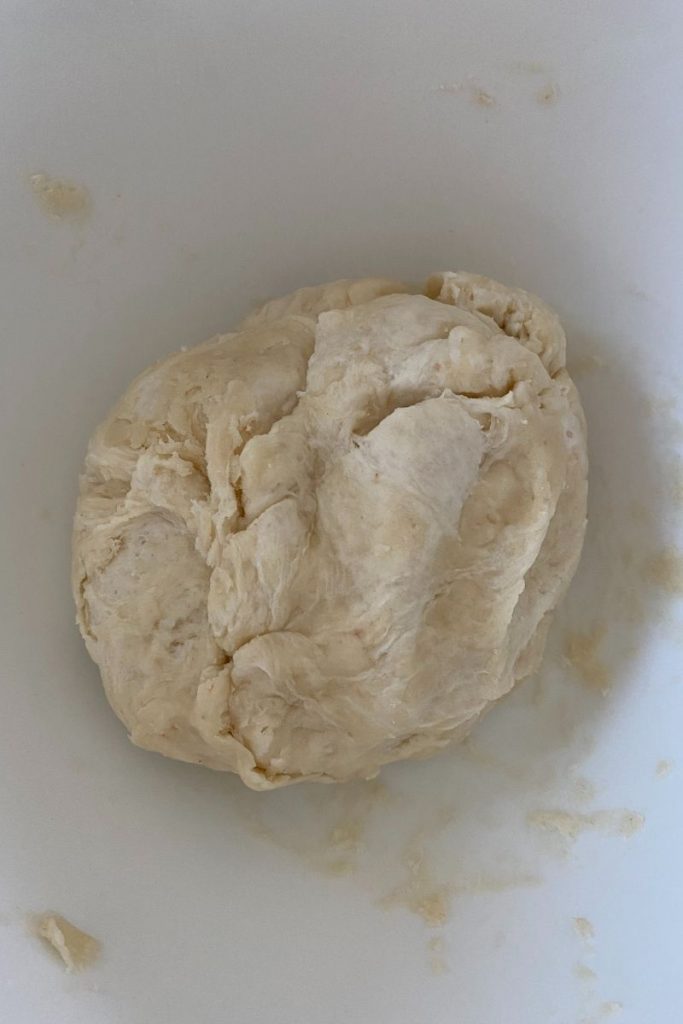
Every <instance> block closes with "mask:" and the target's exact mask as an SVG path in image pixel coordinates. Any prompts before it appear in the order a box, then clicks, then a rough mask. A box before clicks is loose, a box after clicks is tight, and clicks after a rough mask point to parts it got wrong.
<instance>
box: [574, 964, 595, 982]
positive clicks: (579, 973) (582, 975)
mask: <svg viewBox="0 0 683 1024" xmlns="http://www.w3.org/2000/svg"><path fill="white" fill-rule="evenodd" d="M574 974H575V976H576V977H577V978H578V979H579V981H595V979H596V978H597V974H596V973H595V971H593V970H591V968H590V967H589V966H588V965H587V964H582V963H578V964H575V965H574Z"/></svg>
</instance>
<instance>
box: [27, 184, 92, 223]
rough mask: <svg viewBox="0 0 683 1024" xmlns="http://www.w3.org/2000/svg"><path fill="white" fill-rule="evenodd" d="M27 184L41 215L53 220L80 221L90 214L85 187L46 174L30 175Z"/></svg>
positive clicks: (88, 197) (88, 199) (89, 203)
mask: <svg viewBox="0 0 683 1024" xmlns="http://www.w3.org/2000/svg"><path fill="white" fill-rule="evenodd" d="M29 184H30V186H31V190H32V192H33V194H34V196H35V197H36V199H37V201H38V205H39V206H40V208H41V210H42V211H43V213H46V214H47V215H48V217H52V218H53V219H54V220H70V221H82V220H85V218H86V217H87V216H88V214H89V213H90V206H91V202H90V193H89V192H88V189H87V188H86V187H85V185H77V184H75V183H74V182H72V181H66V180H63V179H61V178H50V177H49V176H48V175H47V174H32V175H31V176H30V178H29Z"/></svg>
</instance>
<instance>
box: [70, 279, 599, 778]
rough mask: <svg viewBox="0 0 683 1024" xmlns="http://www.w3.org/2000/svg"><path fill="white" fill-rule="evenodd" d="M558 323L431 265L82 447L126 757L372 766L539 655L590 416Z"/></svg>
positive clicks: (320, 770)
mask: <svg viewBox="0 0 683 1024" xmlns="http://www.w3.org/2000/svg"><path fill="white" fill-rule="evenodd" d="M564 362H565V338H564V333H563V331H562V328H561V326H560V324H559V321H558V320H557V317H556V316H555V315H554V314H553V313H552V312H551V311H550V310H549V309H548V308H547V307H545V306H544V305H543V304H542V303H541V302H539V301H538V300H537V299H535V298H533V297H532V296H530V295H528V294H527V293H526V292H522V291H518V290H515V289H510V288H504V287H503V286H502V285H500V284H497V283H496V282H494V281H490V280H488V279H486V278H482V277H475V276H472V275H470V274H462V273H458V274H451V273H446V274H439V275H436V276H435V277H433V278H431V279H430V280H429V281H428V282H427V285H426V289H425V294H411V293H410V291H409V289H408V288H406V287H405V286H403V285H400V284H396V283H394V282H390V281H382V280H367V281H355V282H349V281H338V282H335V283H333V284H328V285H323V286H321V287H319V288H305V289H302V290H301V291H299V292H296V293H294V295H291V296H289V297H287V298H284V299H278V300H276V301H274V302H269V303H267V304H266V305H265V306H264V307H263V308H262V309H261V310H259V311H258V312H256V313H254V314H252V315H251V316H249V317H247V319H246V320H245V321H244V323H243V324H242V325H241V327H240V328H239V329H238V330H237V331H236V332H235V333H232V334H227V335H222V336H220V337H218V338H215V339H213V340H212V341H209V342H207V343H206V344H204V345H199V346H198V347H197V348H194V349H191V350H190V351H187V352H181V353H178V354H176V355H173V356H170V357H169V358H168V359H165V360H164V361H163V362H161V363H158V364H157V365H156V366H153V367H152V368H151V369H149V370H147V371H146V372H145V373H143V374H142V376H140V377H138V379H137V380H136V381H134V382H133V384H132V385H131V386H130V388H129V389H128V391H127V392H126V394H125V395H124V396H123V398H122V399H121V401H120V402H119V403H118V405H117V406H116V407H115V408H114V410H113V412H112V413H111V414H110V416H109V418H108V419H107V420H106V421H105V422H104V424H103V425H102V426H101V427H100V428H99V429H98V430H97V432H96V433H95V435H94V437H93V438H92V440H91V443H90V447H89V449H88V454H87V458H86V463H85V472H84V475H83V477H82V481H81V496H80V500H79V503H78V511H77V515H76V523H75V535H74V573H73V585H74V593H75V598H76V603H77V606H78V622H79V625H80V627H81V631H82V633H83V636H84V637H85V642H86V644H87V646H88V650H89V651H90V654H91V655H92V657H93V658H94V660H95V661H96V662H97V664H98V665H99V666H100V669H101V672H102V678H103V680H104V686H105V689H106V691H107V696H108V698H109V700H110V702H111V705H112V707H113V708H114V710H115V711H116V713H117V715H119V717H120V718H121V719H122V721H123V722H125V724H126V725H127V727H128V728H129V730H130V732H131V737H132V739H133V741H134V742H135V743H137V744H139V745H140V746H142V747H147V748H148V749H150V750H157V751H160V752H161V753H162V754H166V755H168V756H169V757H176V758H180V759H181V760H185V761H194V762H197V763H199V764H205V765H208V766H210V767H212V768H219V769H228V770H231V771H235V772H238V773H239V774H240V775H241V777H242V779H243V780H244V781H245V782H246V783H247V785H249V786H252V787H253V788H256V789H267V788H270V787H273V786H280V785H283V784H285V783H289V782H295V781H300V780H303V779H313V780H321V781H331V780H337V781H341V780H344V779H351V778H356V777H361V778H368V777H371V776H373V775H375V774H376V773H377V771H378V770H379V768H380V767H381V765H383V764H386V763H387V762H390V761H396V760H400V759H403V758H408V757H418V756H419V757H422V756H425V755H428V754H431V753H434V752H435V751H437V750H438V749H439V748H440V747H443V746H445V745H446V744H447V743H449V742H450V741H451V740H453V739H456V738H462V737H463V736H464V735H465V734H466V733H467V732H468V731H469V729H470V728H471V727H472V725H473V724H474V723H475V722H476V721H477V719H478V718H479V717H480V715H481V714H482V713H483V712H484V711H485V710H486V709H487V708H488V707H490V706H491V704H492V703H493V702H494V701H496V700H498V699H499V698H500V697H502V696H503V694H505V693H507V692H508V691H509V690H510V689H511V688H512V687H513V686H514V684H515V682H516V681H517V680H519V679H521V678H522V677H524V676H526V675H528V674H529V673H531V672H533V671H534V670H535V669H536V667H537V666H538V663H539V660H540V657H541V653H542V648H543V643H544V639H545V634H546V632H547V628H548V625H549V622H550V616H551V613H552V611H553V609H554V608H555V607H556V605H557V603H558V601H559V600H560V598H561V596H562V594H563V593H564V591H565V589H566V587H567V584H568V582H569V580H570V578H571V576H572V574H573V572H574V569H575V567H576V564H577V561H578V558H579V553H580V550H581V543H582V539H583V533H584V524H585V508H586V451H585V427H584V420H583V415H582V412H581V408H580V405H579V401H578V398H577V394H576V391H575V389H574V385H573V384H572V382H571V380H570V379H569V377H568V375H567V372H566V370H565V369H564Z"/></svg>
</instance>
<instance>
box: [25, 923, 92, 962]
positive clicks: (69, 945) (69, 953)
mask: <svg viewBox="0 0 683 1024" xmlns="http://www.w3.org/2000/svg"><path fill="white" fill-rule="evenodd" d="M36 930H37V933H38V935H39V936H40V938H41V939H45V940H46V942H49V943H50V945H51V946H52V947H53V949H55V950H56V951H57V953H59V955H60V956H61V958H62V960H63V961H64V966H65V967H66V969H67V971H69V973H71V972H73V971H82V970H84V969H85V968H86V967H90V965H91V964H93V963H94V962H95V960H97V958H98V957H99V955H100V950H101V947H100V943H99V942H98V941H97V939H94V938H93V937H92V935H88V933H87V932H83V931H81V929H80V928H77V927H76V925H75V924H71V922H70V921H67V920H66V918H65V917H62V916H61V915H60V914H43V915H42V917H40V918H38V920H37V922H36Z"/></svg>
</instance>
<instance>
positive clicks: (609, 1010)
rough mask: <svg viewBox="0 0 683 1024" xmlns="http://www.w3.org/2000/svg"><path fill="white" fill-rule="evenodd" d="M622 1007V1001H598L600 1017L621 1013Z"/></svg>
mask: <svg viewBox="0 0 683 1024" xmlns="http://www.w3.org/2000/svg"><path fill="white" fill-rule="evenodd" d="M623 1009H624V1004H623V1003H618V1002H617V1001H616V1000H615V999H611V1000H610V1001H609V1002H606V1003H600V1006H599V1007H598V1013H599V1014H600V1016H601V1017H613V1016H614V1015H615V1014H617V1013H621V1011H622V1010H623Z"/></svg>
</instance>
